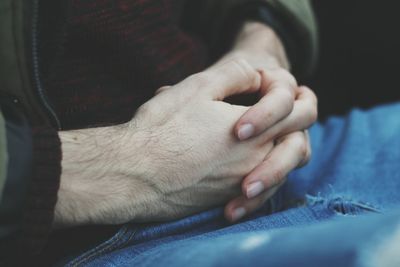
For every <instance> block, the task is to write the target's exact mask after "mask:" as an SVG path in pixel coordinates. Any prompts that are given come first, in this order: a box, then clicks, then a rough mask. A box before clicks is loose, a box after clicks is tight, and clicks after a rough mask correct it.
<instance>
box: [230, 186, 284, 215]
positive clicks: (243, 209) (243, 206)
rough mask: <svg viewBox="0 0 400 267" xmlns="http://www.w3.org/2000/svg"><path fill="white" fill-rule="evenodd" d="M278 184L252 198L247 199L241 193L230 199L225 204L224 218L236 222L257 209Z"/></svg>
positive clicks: (273, 192)
mask: <svg viewBox="0 0 400 267" xmlns="http://www.w3.org/2000/svg"><path fill="white" fill-rule="evenodd" d="M280 186H281V185H278V186H275V187H274V188H271V189H270V190H268V191H266V192H263V193H262V194H261V195H259V196H257V197H255V198H252V199H248V198H247V197H246V196H243V195H242V196H239V197H237V198H235V199H233V200H231V201H230V202H229V203H228V204H227V205H226V206H225V212H224V213H225V218H226V219H227V220H229V221H231V222H236V221H238V220H240V219H242V218H243V217H244V216H246V215H248V214H250V213H252V212H254V211H256V210H258V209H259V208H261V207H262V206H263V205H264V203H265V201H267V200H268V199H269V198H271V197H272V196H273V195H274V194H275V193H276V191H278V189H279V187H280Z"/></svg>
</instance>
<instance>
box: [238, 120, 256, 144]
mask: <svg viewBox="0 0 400 267" xmlns="http://www.w3.org/2000/svg"><path fill="white" fill-rule="evenodd" d="M253 134H254V126H253V125H251V124H249V123H247V124H243V125H242V126H240V128H239V132H238V137H239V139H240V140H242V141H243V140H246V139H248V138H249V137H251V136H252V135H253Z"/></svg>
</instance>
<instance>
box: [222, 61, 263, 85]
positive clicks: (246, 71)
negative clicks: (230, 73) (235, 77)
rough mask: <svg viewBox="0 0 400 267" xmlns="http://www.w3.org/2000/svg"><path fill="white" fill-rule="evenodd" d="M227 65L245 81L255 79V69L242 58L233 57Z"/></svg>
mask: <svg viewBox="0 0 400 267" xmlns="http://www.w3.org/2000/svg"><path fill="white" fill-rule="evenodd" d="M229 65H230V66H231V67H232V68H234V70H235V72H237V73H238V74H239V75H242V76H243V78H245V79H246V80H249V81H253V80H254V79H255V78H256V77H257V72H256V71H255V69H253V68H252V67H251V65H250V64H249V63H248V62H247V60H245V59H243V58H239V57H235V58H233V59H231V60H230V62H229Z"/></svg>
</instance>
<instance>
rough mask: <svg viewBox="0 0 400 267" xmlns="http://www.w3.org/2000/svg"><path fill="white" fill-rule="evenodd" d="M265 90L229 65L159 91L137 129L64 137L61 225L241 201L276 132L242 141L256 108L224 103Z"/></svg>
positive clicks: (250, 74) (181, 212) (174, 214)
mask: <svg viewBox="0 0 400 267" xmlns="http://www.w3.org/2000/svg"><path fill="white" fill-rule="evenodd" d="M260 87H261V75H260V73H259V72H257V71H256V70H255V69H254V68H253V67H251V66H250V65H249V64H248V63H246V62H245V61H243V60H232V61H229V60H228V61H227V63H225V64H220V65H219V66H218V67H215V68H213V69H210V70H207V71H205V72H203V73H200V74H196V75H193V76H191V77H189V78H187V79H185V80H184V81H182V82H180V83H179V84H177V85H175V86H172V87H170V88H168V90H159V93H158V94H157V95H156V96H155V97H154V98H152V99H151V100H150V101H148V102H147V103H145V104H144V105H143V106H142V107H140V109H139V110H138V112H137V114H136V115H135V117H134V118H133V120H132V121H131V122H129V123H126V124H124V125H122V126H115V127H103V128H96V129H87V130H77V131H69V132H61V133H60V137H61V141H62V149H63V161H62V167H63V171H62V176H61V186H60V190H59V195H58V202H57V205H56V213H55V225H56V226H57V225H58V226H73V225H82V224H119V223H125V222H128V221H131V220H133V221H159V220H170V219H175V218H179V217H182V216H185V215H189V214H193V213H195V212H198V211H201V210H205V209H207V208H210V207H212V206H216V205H220V204H223V203H226V202H227V201H228V200H229V199H232V198H233V197H237V196H239V195H240V194H241V189H240V185H241V182H242V180H243V177H244V176H246V175H247V174H249V173H250V172H251V171H252V170H253V169H254V168H255V167H256V166H259V165H260V164H261V163H262V162H263V160H264V159H265V157H266V156H267V155H268V153H269V152H270V151H271V149H272V147H273V141H272V140H270V134H272V133H270V132H265V133H262V134H260V135H258V136H257V137H255V138H252V139H251V140H248V141H246V142H240V141H239V140H237V138H236V137H235V136H234V134H233V128H234V125H235V123H236V122H237V121H238V120H239V118H240V117H241V116H243V114H244V113H245V112H246V111H247V110H248V108H247V107H243V106H235V105H230V104H228V103H225V102H222V101H221V100H223V99H224V98H225V97H227V96H230V95H233V94H241V93H245V92H255V91H257V90H259V88H260ZM277 130H279V131H281V129H277Z"/></svg>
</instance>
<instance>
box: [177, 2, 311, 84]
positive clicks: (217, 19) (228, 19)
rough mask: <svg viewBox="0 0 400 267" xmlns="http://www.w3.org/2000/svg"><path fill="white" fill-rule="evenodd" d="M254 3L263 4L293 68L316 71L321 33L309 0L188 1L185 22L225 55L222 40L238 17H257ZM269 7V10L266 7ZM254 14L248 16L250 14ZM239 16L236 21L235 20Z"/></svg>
mask: <svg viewBox="0 0 400 267" xmlns="http://www.w3.org/2000/svg"><path fill="white" fill-rule="evenodd" d="M254 6H257V7H260V8H263V9H264V11H262V13H263V14H262V16H263V17H264V18H266V19H263V21H264V22H265V23H267V24H269V26H271V27H272V28H273V29H274V30H275V31H276V32H277V34H278V35H279V36H280V37H281V39H282V41H283V43H284V45H285V48H286V51H287V52H289V53H288V54H289V59H290V61H291V65H292V68H293V69H292V71H293V72H294V73H295V74H296V75H297V76H301V77H304V76H308V75H309V74H311V73H312V71H313V69H314V67H315V63H316V60H317V55H318V34H317V24H316V21H315V17H314V13H313V10H312V6H311V3H310V1H309V0H296V1H293V0H219V1H214V0H205V1H187V4H186V9H185V12H184V15H183V23H184V25H185V27H187V28H188V29H189V30H192V31H195V32H196V33H198V34H200V35H201V36H202V37H203V38H204V39H205V41H206V42H207V44H208V45H209V47H210V49H211V54H213V55H214V56H215V57H218V56H220V55H221V52H223V51H222V50H221V44H224V43H225V42H226V38H227V35H226V31H227V30H229V27H231V28H233V27H234V25H237V24H238V23H237V22H238V21H239V22H240V21H242V22H243V20H246V19H249V20H252V19H253V15H254V12H248V10H249V8H250V9H253V10H254ZM265 10H267V11H265ZM250 13H251V15H250V17H246V16H247V14H250ZM235 19H236V22H235V21H234V20H235Z"/></svg>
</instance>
